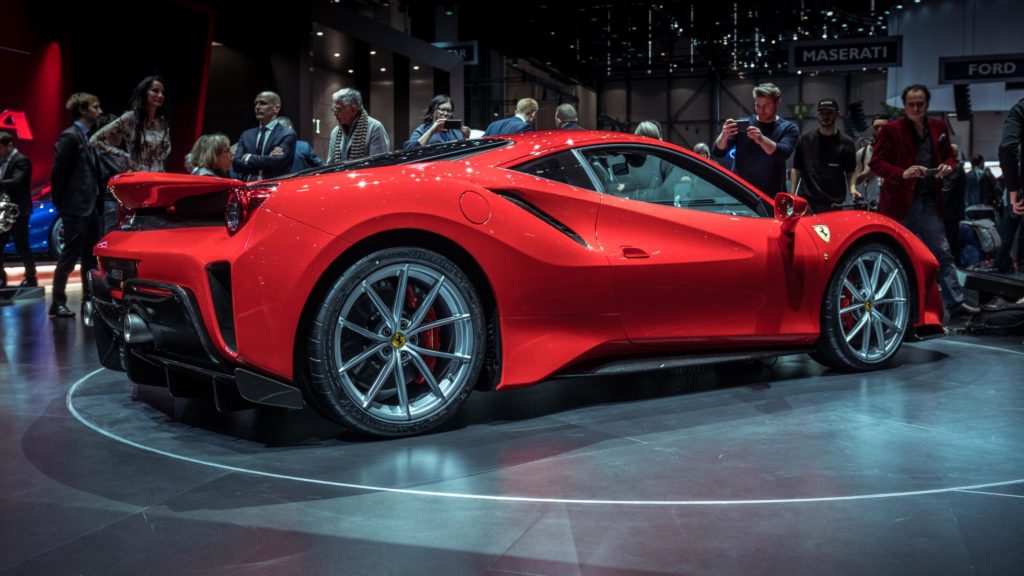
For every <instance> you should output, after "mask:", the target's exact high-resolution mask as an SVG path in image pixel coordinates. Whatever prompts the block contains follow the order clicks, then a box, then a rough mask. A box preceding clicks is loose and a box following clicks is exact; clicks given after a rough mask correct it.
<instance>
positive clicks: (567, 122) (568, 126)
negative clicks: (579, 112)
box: [555, 104, 584, 130]
mask: <svg viewBox="0 0 1024 576" xmlns="http://www.w3.org/2000/svg"><path fill="white" fill-rule="evenodd" d="M555 128H558V129H559V130H583V129H584V128H583V126H580V123H579V119H578V118H577V117H576V109H575V108H573V106H572V104H559V105H558V108H555Z"/></svg>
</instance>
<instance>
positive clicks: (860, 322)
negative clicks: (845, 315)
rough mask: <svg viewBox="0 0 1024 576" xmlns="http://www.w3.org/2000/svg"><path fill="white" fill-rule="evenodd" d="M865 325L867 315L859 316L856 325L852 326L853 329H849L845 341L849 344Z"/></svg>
mask: <svg viewBox="0 0 1024 576" xmlns="http://www.w3.org/2000/svg"><path fill="white" fill-rule="evenodd" d="M867 323H868V315H867V314H865V315H863V316H861V317H860V319H859V320H857V323H856V324H854V326H853V328H852V329H850V331H849V332H848V333H847V334H846V341H847V342H849V341H850V340H853V337H854V336H856V335H857V332H860V330H861V328H863V327H864V325H865V324H867Z"/></svg>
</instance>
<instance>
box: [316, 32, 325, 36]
mask: <svg viewBox="0 0 1024 576" xmlns="http://www.w3.org/2000/svg"><path fill="white" fill-rule="evenodd" d="M316 35H317V36H323V35H324V33H323V32H317V33H316Z"/></svg>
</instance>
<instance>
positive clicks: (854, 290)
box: [843, 278, 865, 303]
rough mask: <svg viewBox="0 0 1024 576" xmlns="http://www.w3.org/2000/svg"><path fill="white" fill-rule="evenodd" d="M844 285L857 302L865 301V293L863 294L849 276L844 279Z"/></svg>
mask: <svg viewBox="0 0 1024 576" xmlns="http://www.w3.org/2000/svg"><path fill="white" fill-rule="evenodd" d="M843 287H845V288H846V290H847V291H849V293H850V296H851V297H853V299H854V301H855V302H862V303H863V302H864V300H865V298H864V294H862V293H861V291H860V289H858V288H857V287H856V286H854V285H853V284H852V283H851V282H850V279H849V278H846V279H844V280H843Z"/></svg>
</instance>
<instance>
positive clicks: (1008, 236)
mask: <svg viewBox="0 0 1024 576" xmlns="http://www.w3.org/2000/svg"><path fill="white" fill-rule="evenodd" d="M1022 223H1024V217H1022V216H1019V215H1017V214H1014V213H1013V210H1012V209H1011V208H1009V207H1007V208H1006V209H1005V210H1004V211H1003V219H1002V220H1000V221H999V239H1000V240H1002V244H1000V245H999V251H998V252H997V253H996V259H995V261H994V262H993V263H992V264H993V265H994V266H995V267H996V269H998V270H999V271H1000V272H1013V255H1012V254H1011V250H1013V244H1014V240H1015V239H1016V240H1017V254H1016V256H1017V261H1021V260H1024V229H1021V224H1022ZM1018 234H1019V235H1018Z"/></svg>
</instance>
